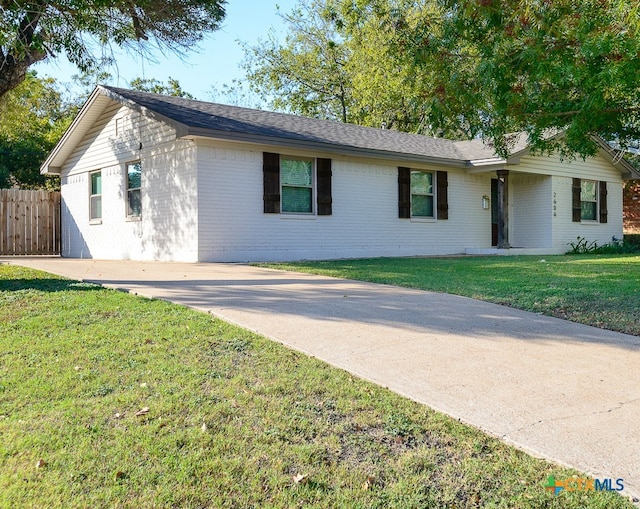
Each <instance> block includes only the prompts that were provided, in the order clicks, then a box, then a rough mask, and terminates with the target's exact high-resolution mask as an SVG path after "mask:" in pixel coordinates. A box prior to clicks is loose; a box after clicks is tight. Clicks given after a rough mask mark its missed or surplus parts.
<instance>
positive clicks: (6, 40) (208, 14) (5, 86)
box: [0, 0, 225, 97]
mask: <svg viewBox="0 0 640 509" xmlns="http://www.w3.org/2000/svg"><path fill="white" fill-rule="evenodd" d="M224 3H225V0H162V1H159V0H149V1H144V2H132V1H129V0H116V1H111V2H104V1H102V0H67V1H65V2H46V1H35V2H15V1H3V2H0V61H2V62H3V65H2V66H1V67H0V97H1V96H2V95H4V94H5V93H6V92H7V91H8V90H11V89H12V88H15V87H16V86H17V85H18V84H19V83H20V82H21V81H22V80H23V79H24V76H25V73H26V71H27V69H28V68H29V66H31V65H33V64H34V63H36V62H38V61H41V60H44V59H45V58H48V57H55V56H56V55H58V54H60V53H64V54H65V55H66V56H67V58H68V59H69V60H70V61H71V62H72V63H74V64H76V65H77V66H78V67H79V68H80V69H81V70H83V71H84V70H87V69H89V68H92V67H93V68H98V67H100V66H101V65H102V64H104V63H108V62H110V61H111V58H110V45H112V44H115V45H116V46H119V47H122V48H125V49H133V50H135V51H136V52H137V53H140V52H142V53H143V54H145V52H146V53H147V54H148V52H149V51H150V50H152V49H153V48H154V46H155V47H158V48H160V49H169V50H171V51H174V52H176V53H178V54H181V53H182V52H183V51H185V50H188V49H191V48H192V47H193V46H194V45H196V44H197V43H198V42H199V41H200V40H201V39H202V37H203V36H204V34H205V33H206V32H208V31H212V30H217V29H218V28H219V26H220V22H221V21H222V19H223V18H224V14H225V11H224ZM94 48H98V49H100V50H101V56H96V55H95V54H94V51H93V50H94Z"/></svg>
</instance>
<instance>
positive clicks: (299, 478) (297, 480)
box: [293, 474, 309, 484]
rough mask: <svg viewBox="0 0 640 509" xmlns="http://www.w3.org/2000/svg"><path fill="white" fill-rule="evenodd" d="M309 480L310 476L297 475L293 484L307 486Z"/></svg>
mask: <svg viewBox="0 0 640 509" xmlns="http://www.w3.org/2000/svg"><path fill="white" fill-rule="evenodd" d="M308 478H309V475H308V474H296V475H294V476H293V482H294V483H296V484H305V483H306V482H307V479H308Z"/></svg>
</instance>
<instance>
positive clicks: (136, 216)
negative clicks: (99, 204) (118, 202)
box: [124, 159, 142, 221]
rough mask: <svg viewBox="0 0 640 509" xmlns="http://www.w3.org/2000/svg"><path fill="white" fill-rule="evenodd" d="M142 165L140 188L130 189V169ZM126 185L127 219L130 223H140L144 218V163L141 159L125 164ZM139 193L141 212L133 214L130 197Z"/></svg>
mask: <svg viewBox="0 0 640 509" xmlns="http://www.w3.org/2000/svg"><path fill="white" fill-rule="evenodd" d="M136 164H138V165H140V187H129V167H131V166H134V165H136ZM124 179H125V182H124V185H125V191H126V192H125V196H126V200H125V211H126V215H127V219H128V220H130V221H139V220H140V219H141V218H142V161H141V160H140V159H136V160H135V161H129V162H127V163H125V165H124ZM135 191H137V192H138V194H139V197H140V198H139V199H140V212H139V213H137V214H132V213H131V212H130V206H129V204H130V202H131V200H130V198H129V195H130V193H132V192H135Z"/></svg>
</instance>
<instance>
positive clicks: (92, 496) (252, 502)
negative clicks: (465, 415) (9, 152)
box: [0, 265, 632, 509]
mask: <svg viewBox="0 0 640 509" xmlns="http://www.w3.org/2000/svg"><path fill="white" fill-rule="evenodd" d="M0 359H2V362H0V400H1V401H2V406H1V407H0V435H1V436H2V440H0V507H3V508H14V507H15V508H22V507H46V508H51V509H60V508H64V509H75V508H86V507H140V508H151V507H158V508H168V507H184V508H187V507H188V508H191V507H193V508H195V507H234V508H253V507H271V508H276V507H305V508H306V507H309V508H321V507H322V508H325V507H336V508H341V507H349V508H380V509H382V508H398V509H409V508H423V507H460V508H472V507H518V508H540V507H548V508H587V509H588V508H603V507H607V508H610V509H614V508H628V509H630V508H631V507H632V505H631V503H630V502H629V501H627V500H626V499H625V498H623V497H620V496H618V495H617V494H616V493H610V492H609V493H607V492H593V493H586V494H585V493H584V492H569V491H567V492H563V493H561V494H560V495H559V496H557V497H556V496H554V495H553V494H550V493H549V492H548V491H547V490H545V489H544V485H545V483H546V482H547V478H548V477H549V476H551V475H553V476H555V477H557V478H567V477H570V476H571V475H573V474H578V473H577V472H575V471H572V470H568V469H565V468H561V467H558V466H554V465H552V464H550V463H548V462H545V461H542V460H540V459H535V458H533V457H531V456H528V455H526V454H525V453H524V452H522V451H518V450H516V449H514V448H512V447H509V446H507V445H506V444H504V443H502V442H500V441H499V440H497V439H495V438H492V437H489V436H487V435H485V434H483V433H482V432H480V431H479V430H476V429H473V428H471V427H469V426H466V425H464V424H462V423H460V422H458V421H457V420H455V419H452V418H449V417H446V416H444V415H442V414H438V413H436V412H434V411H433V410H430V409H429V408H427V407H425V406H424V405H420V404H418V403H415V402H412V401H409V400H407V399H405V398H402V397H400V396H399V395H397V394H394V393H392V392H390V391H388V390H385V389H383V388H381V387H378V386H375V385H373V384H371V383H368V382H365V381H363V380H359V379H355V378H354V377H352V376H351V375H350V374H349V373H347V372H345V371H343V370H339V369H335V368H332V367H330V366H328V365H327V364H324V363H322V362H320V361H318V360H317V359H312V358H310V357H307V356H305V355H303V354H300V353H298V352H294V351H291V350H289V349H287V348H285V347H284V346H282V345H280V344H277V343H275V342H273V341H268V340H266V339H265V338H263V337H260V336H258V335H256V334H253V333H251V332H248V331H246V330H242V329H240V328H238V327H235V326H232V325H230V324H227V323H224V322H222V321H220V320H216V319H213V318H212V317H211V316H210V315H208V314H206V313H200V312H195V311H193V310H188V309H186V308H183V307H181V306H176V305H172V304H169V303H167V302H163V301H156V300H147V299H142V298H137V297H133V296H131V295H128V294H125V293H122V292H117V291H111V290H105V289H102V288H99V287H97V286H95V285H90V284H86V283H77V282H75V281H69V280H64V279H61V278H57V277H55V276H51V275H48V274H45V273H42V272H37V271H32V270H28V269H23V268H20V267H11V266H6V265H0ZM142 409H146V411H142V412H141V410H142ZM298 474H300V475H302V476H303V480H302V481H300V482H296V481H295V480H294V478H295V477H296V476H297V475H298ZM586 495H588V496H586Z"/></svg>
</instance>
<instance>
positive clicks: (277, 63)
mask: <svg viewBox="0 0 640 509" xmlns="http://www.w3.org/2000/svg"><path fill="white" fill-rule="evenodd" d="M282 18H283V20H284V21H285V23H286V25H287V26H288V29H289V33H288V35H287V37H286V42H285V44H284V45H280V44H279V42H278V40H277V38H276V36H275V34H274V33H271V34H270V36H269V38H268V39H267V40H266V41H260V43H259V45H257V46H255V47H245V56H246V63H245V69H246V70H247V77H248V79H249V81H250V82H251V84H252V88H253V89H254V90H255V91H256V92H258V93H259V94H261V95H262V96H263V97H264V98H265V99H266V98H271V106H272V107H273V108H275V109H278V110H282V111H286V112H291V113H297V114H301V115H306V116H310V117H319V118H325V119H326V118H329V119H338V120H342V121H343V122H348V121H352V119H351V117H350V108H351V105H352V97H351V90H350V77H349V75H348V71H347V69H346V67H345V66H346V63H347V61H348V59H349V49H348V48H347V46H346V45H345V44H344V43H343V41H342V38H341V35H340V34H339V33H338V30H337V27H336V25H335V23H334V22H333V20H332V19H331V18H330V16H328V15H327V11H326V10H325V2H324V1H323V0H301V1H300V3H299V5H298V6H297V7H296V8H295V9H294V10H293V11H292V12H291V13H290V14H284V15H282Z"/></svg>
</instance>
